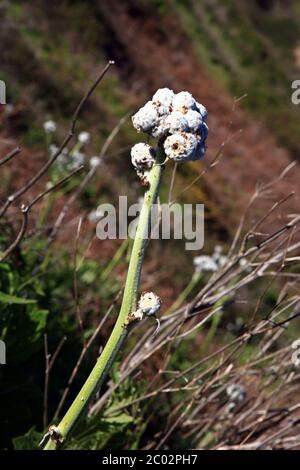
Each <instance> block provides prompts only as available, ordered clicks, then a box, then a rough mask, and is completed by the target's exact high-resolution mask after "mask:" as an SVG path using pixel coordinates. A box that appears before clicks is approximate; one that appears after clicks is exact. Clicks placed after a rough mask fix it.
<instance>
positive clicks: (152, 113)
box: [132, 101, 159, 132]
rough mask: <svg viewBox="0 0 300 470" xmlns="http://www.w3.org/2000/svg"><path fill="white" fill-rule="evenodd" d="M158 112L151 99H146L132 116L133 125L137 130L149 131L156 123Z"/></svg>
mask: <svg viewBox="0 0 300 470" xmlns="http://www.w3.org/2000/svg"><path fill="white" fill-rule="evenodd" d="M158 120H159V117H158V112H157V109H156V107H155V105H154V104H153V102H152V101H148V103H146V104H145V106H143V107H142V108H141V109H139V110H138V112H137V113H136V114H135V115H134V116H132V123H133V127H135V129H136V130H137V131H138V132H151V130H152V129H153V128H154V127H156V126H157V125H158Z"/></svg>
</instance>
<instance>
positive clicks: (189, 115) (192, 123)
mask: <svg viewBox="0 0 300 470" xmlns="http://www.w3.org/2000/svg"><path fill="white" fill-rule="evenodd" d="M184 117H185V119H186V121H187V123H188V130H189V132H195V133H196V132H198V131H199V130H200V128H201V125H202V122H203V119H202V116H201V114H200V113H198V111H195V110H194V109H189V110H188V111H187V112H186V114H185V115H184Z"/></svg>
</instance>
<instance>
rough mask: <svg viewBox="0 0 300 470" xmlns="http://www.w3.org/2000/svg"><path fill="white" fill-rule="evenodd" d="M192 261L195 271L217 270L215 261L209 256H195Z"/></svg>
mask: <svg viewBox="0 0 300 470" xmlns="http://www.w3.org/2000/svg"><path fill="white" fill-rule="evenodd" d="M193 263H194V267H195V271H196V273H201V272H202V271H208V272H215V271H217V270H218V265H217V263H216V261H215V260H214V259H213V258H211V257H210V256H206V255H202V256H195V258H194V260H193Z"/></svg>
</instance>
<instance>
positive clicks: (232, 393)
mask: <svg viewBox="0 0 300 470" xmlns="http://www.w3.org/2000/svg"><path fill="white" fill-rule="evenodd" d="M226 393H227V395H228V397H229V398H230V399H231V400H232V401H233V402H235V403H241V402H242V401H244V400H245V398H246V390H245V387H244V386H243V385H240V384H230V385H228V387H227V388H226Z"/></svg>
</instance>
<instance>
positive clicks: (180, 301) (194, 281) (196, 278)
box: [165, 272, 201, 316]
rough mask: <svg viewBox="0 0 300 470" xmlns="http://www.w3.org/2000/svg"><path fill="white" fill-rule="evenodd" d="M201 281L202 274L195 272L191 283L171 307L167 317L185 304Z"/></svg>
mask: <svg viewBox="0 0 300 470" xmlns="http://www.w3.org/2000/svg"><path fill="white" fill-rule="evenodd" d="M200 279H201V274H200V273H196V272H195V273H194V274H193V276H192V277H191V280H190V282H189V283H188V284H187V286H186V287H185V288H184V290H183V291H182V292H181V294H180V295H179V296H178V297H177V299H176V300H175V302H174V303H173V304H172V305H171V307H170V308H169V309H168V310H167V311H166V313H165V316H166V315H168V314H169V313H172V312H174V310H176V309H177V308H179V307H180V306H181V305H182V304H183V302H184V301H185V299H186V298H187V297H188V295H189V294H190V293H191V292H192V290H193V289H194V287H195V286H196V284H198V282H199V281H200Z"/></svg>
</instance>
